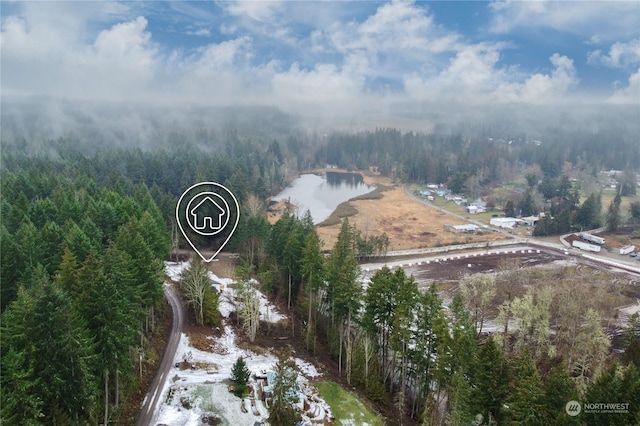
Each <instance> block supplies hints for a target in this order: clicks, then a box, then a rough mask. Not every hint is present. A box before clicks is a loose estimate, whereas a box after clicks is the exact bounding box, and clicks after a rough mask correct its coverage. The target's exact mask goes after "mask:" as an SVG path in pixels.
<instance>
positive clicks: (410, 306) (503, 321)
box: [256, 213, 640, 425]
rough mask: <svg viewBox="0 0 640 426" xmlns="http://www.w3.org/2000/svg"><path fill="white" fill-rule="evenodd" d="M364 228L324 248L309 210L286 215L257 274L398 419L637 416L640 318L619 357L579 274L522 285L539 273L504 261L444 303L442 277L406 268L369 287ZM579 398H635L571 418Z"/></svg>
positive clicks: (348, 376) (353, 381)
mask: <svg viewBox="0 0 640 426" xmlns="http://www.w3.org/2000/svg"><path fill="white" fill-rule="evenodd" d="M356 234H357V231H356V230H355V229H354V228H353V227H352V226H350V225H349V223H348V220H344V222H343V224H342V228H341V230H340V234H339V236H338V239H337V242H336V244H335V246H334V247H333V248H332V249H331V250H330V251H329V253H328V255H327V256H323V255H322V247H321V244H320V241H319V238H318V236H317V233H316V231H315V229H314V228H313V227H312V226H310V223H309V218H308V217H307V218H303V219H296V218H294V217H292V216H290V215H288V214H286V213H285V215H284V217H283V219H282V220H281V221H280V222H278V223H277V224H276V225H274V226H273V227H272V228H271V229H270V230H269V231H268V232H267V233H266V241H265V245H266V252H265V257H264V259H263V261H262V263H261V265H260V267H259V268H258V269H257V270H256V273H257V275H258V276H260V277H261V282H262V285H263V286H264V287H265V288H266V289H268V290H269V291H270V292H271V293H272V295H276V296H280V297H282V298H284V299H285V300H287V301H288V304H289V306H290V310H291V312H292V313H293V314H294V315H295V316H296V317H297V318H298V319H299V320H300V323H302V324H303V329H302V330H300V331H298V333H302V334H303V336H304V338H305V340H306V344H307V348H308V350H309V351H310V352H311V353H315V352H316V351H317V350H328V351H329V354H330V355H331V356H332V357H333V358H334V359H335V360H336V362H337V365H338V369H339V373H340V374H341V375H342V376H343V378H344V380H345V381H346V383H347V384H348V385H350V386H355V387H357V388H359V389H361V390H362V391H363V392H364V393H365V394H367V396H368V397H369V398H371V399H372V400H373V401H376V402H377V403H378V404H380V405H381V406H386V407H387V409H388V410H396V411H395V412H396V413H398V414H397V415H398V417H397V418H395V420H394V424H402V423H404V422H407V423H415V422H418V423H421V424H424V425H432V424H443V423H444V424H448V425H463V424H475V425H481V424H486V425H489V424H539V425H544V424H567V425H569V424H576V425H580V424H584V422H586V423H587V424H603V425H604V424H606V425H610V424H619V425H627V424H635V423H637V422H638V420H640V410H638V407H639V405H638V404H639V403H640V370H639V369H638V367H640V357H639V355H640V352H639V351H638V348H640V334H639V333H640V319H638V318H637V316H636V317H634V318H632V324H631V326H630V327H629V329H628V330H627V331H626V332H625V336H624V346H625V348H626V350H627V351H626V355H625V357H624V358H623V359H622V360H621V361H613V362H612V358H611V357H610V355H609V345H610V342H609V340H608V338H607V336H606V334H605V332H604V329H603V327H602V318H601V317H600V314H599V311H598V309H597V307H596V306H595V305H594V304H593V303H594V300H593V298H592V297H591V296H590V294H591V293H589V291H594V290H593V289H591V287H590V290H589V291H586V290H584V289H583V288H579V287H578V286H577V284H576V283H577V281H576V280H577V279H578V278H579V277H577V276H573V277H569V278H568V279H567V283H565V284H563V285H558V286H557V288H555V289H554V290H552V289H551V288H550V287H546V286H545V287H538V286H536V287H532V288H531V289H530V290H529V291H528V292H526V293H524V294H523V293H522V290H521V289H519V287H518V286H519V285H521V284H522V283H531V282H532V281H531V280H532V279H533V278H532V277H531V276H530V275H529V274H528V272H526V271H525V270H523V269H521V268H519V267H518V266H517V265H515V264H514V265H508V264H505V265H502V266H501V271H500V274H498V276H497V277H496V276H494V275H474V276H467V277H465V278H464V279H462V280H461V282H460V291H459V292H458V293H457V294H456V296H455V297H454V298H453V300H452V301H451V303H450V304H449V306H448V307H447V306H445V304H444V301H443V300H442V299H441V296H440V295H439V292H438V290H437V289H436V287H435V286H432V287H430V288H429V289H427V290H426V291H420V290H419V289H418V286H417V284H416V282H415V280H414V279H413V277H410V276H407V275H406V274H405V273H404V271H403V270H402V269H395V270H390V269H389V268H386V267H385V268H383V269H381V270H379V271H377V272H376V273H375V274H374V275H373V277H372V278H371V280H370V282H367V283H365V285H364V286H363V285H362V284H363V283H361V282H360V279H359V276H360V272H361V271H360V267H359V265H358V262H357V261H356V250H357V245H356V244H355V243H356ZM538 279H540V278H539V277H538ZM549 279H554V280H559V279H560V277H555V278H551V277H549ZM543 280H544V279H543ZM598 285H601V284H598ZM602 285H604V284H602ZM497 292H500V293H501V294H500V297H502V299H503V300H504V302H503V303H502V305H501V306H500V308H499V315H498V318H496V319H495V323H496V325H497V328H498V332H496V333H495V334H494V336H492V337H488V338H487V337H486V335H485V334H483V333H482V328H483V323H484V322H485V321H486V320H487V319H488V316H487V312H488V310H489V306H490V305H491V303H492V301H493V300H494V298H495V297H496V295H497ZM576 292H581V294H583V296H581V297H577V296H576ZM597 300H600V298H597ZM552 315H553V316H554V318H556V319H555V320H552ZM513 323H515V324H517V327H515V328H514V327H513V326H512V325H511V324H513ZM552 329H553V331H552ZM320 348H322V349H320ZM572 400H578V401H585V400H586V401H589V402H592V401H619V402H623V403H626V402H629V403H630V405H629V408H628V411H627V412H625V413H617V414H611V415H607V414H601V413H583V414H582V415H580V416H579V417H572V416H569V415H568V414H567V413H566V411H565V405H566V404H567V402H569V401H572Z"/></svg>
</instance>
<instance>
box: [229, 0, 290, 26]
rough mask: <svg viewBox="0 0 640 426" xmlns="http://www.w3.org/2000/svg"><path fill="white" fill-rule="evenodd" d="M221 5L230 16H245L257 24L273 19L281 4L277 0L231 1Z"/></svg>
mask: <svg viewBox="0 0 640 426" xmlns="http://www.w3.org/2000/svg"><path fill="white" fill-rule="evenodd" d="M221 5H222V6H223V7H224V8H225V9H226V10H227V12H229V13H230V14H232V15H235V16H247V17H249V18H251V19H253V20H255V21H258V22H268V21H269V20H271V19H273V18H274V16H275V14H276V13H277V10H278V9H279V8H280V6H281V5H282V2H281V1H277V0H255V1H246V0H233V1H230V2H223V3H221Z"/></svg>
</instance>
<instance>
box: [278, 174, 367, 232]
mask: <svg viewBox="0 0 640 426" xmlns="http://www.w3.org/2000/svg"><path fill="white" fill-rule="evenodd" d="M374 189H375V188H374V187H373V186H369V185H367V184H365V183H364V180H363V179H362V175H361V174H359V173H338V172H326V173H324V174H322V175H315V174H303V175H301V176H300V177H299V178H297V179H296V180H294V181H293V182H292V183H291V186H289V187H288V188H286V189H285V190H284V191H282V192H281V193H279V194H278V195H276V196H275V197H273V198H272V200H273V201H280V200H284V199H289V201H290V202H291V203H293V204H294V205H295V206H297V207H298V211H297V215H298V216H299V217H303V216H304V214H305V212H306V211H307V210H309V211H310V212H311V217H312V218H313V223H320V222H322V221H323V220H325V219H326V218H328V217H329V215H331V213H332V212H333V211H334V210H335V208H336V207H337V206H338V205H339V204H340V203H342V202H344V201H347V200H349V199H351V198H353V197H357V196H358V195H363V194H366V193H368V192H371V191H373V190H374Z"/></svg>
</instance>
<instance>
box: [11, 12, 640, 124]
mask: <svg viewBox="0 0 640 426" xmlns="http://www.w3.org/2000/svg"><path fill="white" fill-rule="evenodd" d="M0 7H1V34H0V49H1V50H0V55H1V56H0V59H1V85H0V89H1V93H2V97H3V98H5V100H6V99H9V98H11V99H15V98H22V97H39V96H43V97H52V98H64V99H71V100H89V101H108V102H134V103H147V104H154V105H176V104H177V105H181V104H190V105H194V104H195V105H214V106H221V105H273V106H277V107H279V108H281V109H282V110H284V111H287V112H300V111H306V112H307V113H309V114H346V113H353V112H356V111H357V112H358V113H364V114H366V113H371V114H377V115H379V116H380V115H384V114H385V113H390V112H392V111H393V110H394V109H397V108H404V109H410V108H411V107H412V106H413V105H424V104H429V105H444V104H446V105H456V104H465V105H477V106H480V107H481V106H483V105H495V104H498V105H523V104H527V105H538V106H545V105H558V104H567V103H581V104H596V105H599V104H622V105H631V106H634V107H637V106H638V105H639V104H640V2H639V1H622V2H617V1H544V0H540V1H526V2H523V1H510V0H507V1H471V2H467V1H440V2H420V1H391V2H370V1H293V0H288V1H217V0H216V1H196V2H162V1H126V2H110V1H104V2H103V1H100V2H99V1H70V2H62V1H46V2H36V1H26V2H9V1H2V3H1V4H0Z"/></svg>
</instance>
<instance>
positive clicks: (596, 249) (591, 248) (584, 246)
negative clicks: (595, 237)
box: [571, 240, 600, 253]
mask: <svg viewBox="0 0 640 426" xmlns="http://www.w3.org/2000/svg"><path fill="white" fill-rule="evenodd" d="M571 245H572V246H574V247H576V248H579V249H580V250H585V251H593V252H596V253H597V252H599V251H600V246H597V245H595V244H589V243H585V242H584V241H580V240H573V242H572V243H571Z"/></svg>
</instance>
